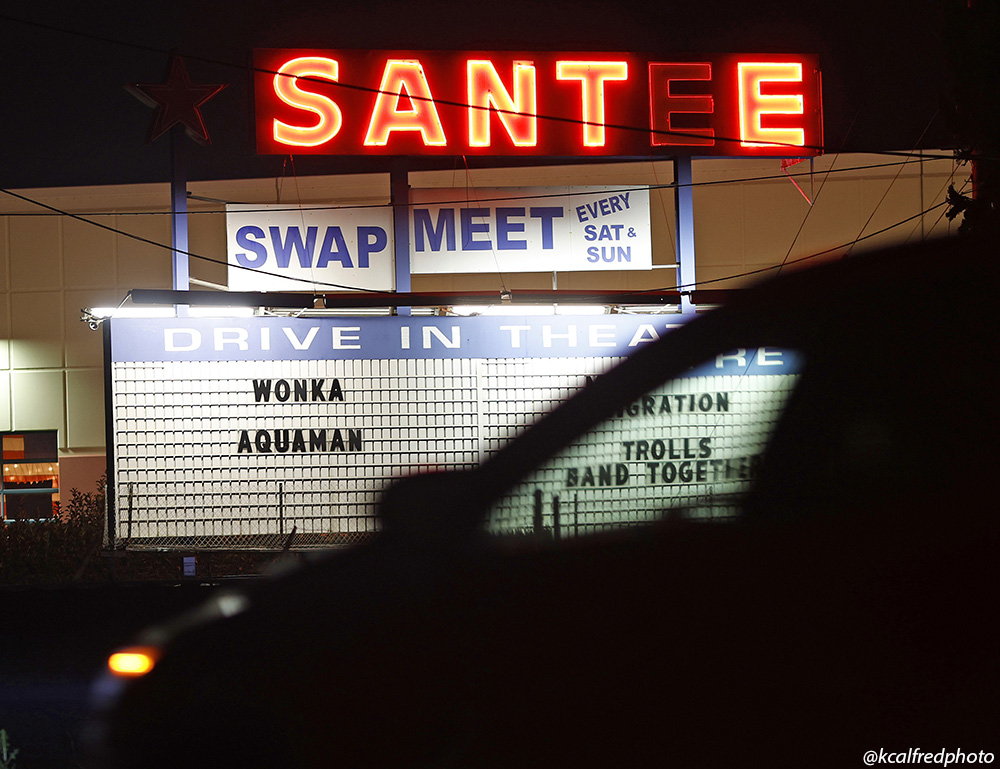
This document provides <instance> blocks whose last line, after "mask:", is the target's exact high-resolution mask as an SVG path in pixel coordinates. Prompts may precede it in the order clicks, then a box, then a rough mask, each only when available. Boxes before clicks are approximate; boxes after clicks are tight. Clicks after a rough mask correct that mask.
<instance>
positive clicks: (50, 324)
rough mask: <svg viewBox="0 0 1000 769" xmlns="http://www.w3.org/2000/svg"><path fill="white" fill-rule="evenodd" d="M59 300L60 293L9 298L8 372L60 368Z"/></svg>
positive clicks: (30, 294) (61, 353)
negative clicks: (9, 338) (9, 346)
mask: <svg viewBox="0 0 1000 769" xmlns="http://www.w3.org/2000/svg"><path fill="white" fill-rule="evenodd" d="M62 296H63V295H62V292H61V291H38V292H31V293H23V294H20V293H15V294H11V350H10V359H11V360H10V363H11V368H14V369H29V368H60V367H61V366H62V365H63V299H62Z"/></svg>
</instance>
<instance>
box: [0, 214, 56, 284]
mask: <svg viewBox="0 0 1000 769" xmlns="http://www.w3.org/2000/svg"><path fill="white" fill-rule="evenodd" d="M60 247H61V235H60V223H59V217H57V216H16V217H11V219H10V256H11V265H10V287H11V289H12V290H14V291H33V290H44V289H58V288H62V274H61V270H60V266H61V261H62V259H61V251H60Z"/></svg>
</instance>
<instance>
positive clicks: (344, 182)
mask: <svg viewBox="0 0 1000 769" xmlns="http://www.w3.org/2000/svg"><path fill="white" fill-rule="evenodd" d="M288 171H289V173H288V175H287V176H284V177H280V178H268V179H226V180H222V181H201V182H191V183H190V184H188V190H189V191H190V193H191V195H192V198H194V197H195V196H200V197H203V198H210V199H212V200H224V201H231V202H233V203H251V202H253V203H282V204H288V203H296V202H298V201H319V202H326V201H330V200H337V201H342V202H343V201H349V202H356V203H373V204H380V203H388V202H389V174H384V173H382V174H378V173H377V174H342V175H337V176H301V177H296V176H294V175H293V173H292V170H291V169H288ZM191 204H192V206H193V205H195V203H194V200H192V201H191Z"/></svg>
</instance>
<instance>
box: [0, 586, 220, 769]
mask: <svg viewBox="0 0 1000 769" xmlns="http://www.w3.org/2000/svg"><path fill="white" fill-rule="evenodd" d="M212 588H213V586H212V585H210V584H204V583H201V582H199V581H196V580H195V581H188V582H180V581H177V582H156V583H131V584H123V583H110V584H107V583H106V584H96V585H79V586H60V587H25V588H10V587H0V729H4V730H6V732H7V735H8V740H9V743H10V745H11V747H13V748H15V749H17V750H19V755H18V756H17V763H16V767H17V769H55V768H56V767H59V768H60V769H61V768H62V767H86V766H87V763H86V758H85V756H84V755H83V751H82V748H81V746H80V744H79V734H78V730H79V727H80V724H81V721H82V718H83V716H84V714H85V712H86V705H87V696H88V688H89V685H90V683H91V681H93V679H94V677H95V675H96V674H97V672H98V671H99V670H100V669H101V667H102V666H103V664H104V661H105V660H106V658H107V655H108V653H109V652H110V651H112V650H113V649H114V648H115V647H116V646H118V645H121V644H124V643H127V642H128V641H129V640H131V638H132V636H133V635H134V634H135V633H136V632H137V631H139V630H141V629H142V628H143V627H145V626H146V625H149V624H151V623H152V622H154V621H156V620H159V619H162V618H164V617H166V616H169V615H172V614H176V613H178V612H180V611H183V610H184V609H185V608H187V607H189V606H191V605H193V604H195V603H196V602H199V601H201V600H202V599H203V598H205V597H206V596H207V595H208V594H209V592H210V591H211V590H212ZM177 750H178V764H183V740H182V739H180V738H179V739H178V744H177Z"/></svg>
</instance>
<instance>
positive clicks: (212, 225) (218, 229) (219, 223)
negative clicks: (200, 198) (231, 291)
mask: <svg viewBox="0 0 1000 769" xmlns="http://www.w3.org/2000/svg"><path fill="white" fill-rule="evenodd" d="M188 243H189V245H190V248H189V249H188V250H189V251H191V253H192V254H197V255H198V256H200V257H205V258H204V259H195V258H193V257H192V258H191V267H190V274H191V277H192V278H198V279H199V280H205V281H208V282H209V283H215V284H217V285H221V286H225V285H228V277H227V272H228V267H227V264H226V262H227V258H228V257H227V255H226V215H225V213H224V212H222V211H218V212H216V211H211V212H209V211H207V210H205V209H192V212H191V213H189V214H188ZM208 259H211V260H212V261H211V262H209V261H207V260H208ZM191 288H193V289H199V288H202V287H201V286H196V285H192V286H191Z"/></svg>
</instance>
